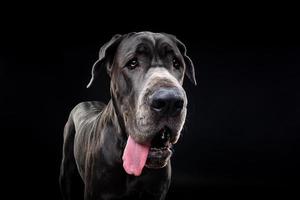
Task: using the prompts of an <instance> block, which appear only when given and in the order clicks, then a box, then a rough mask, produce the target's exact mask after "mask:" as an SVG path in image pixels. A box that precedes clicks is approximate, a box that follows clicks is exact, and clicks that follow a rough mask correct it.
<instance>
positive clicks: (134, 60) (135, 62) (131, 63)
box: [125, 58, 139, 69]
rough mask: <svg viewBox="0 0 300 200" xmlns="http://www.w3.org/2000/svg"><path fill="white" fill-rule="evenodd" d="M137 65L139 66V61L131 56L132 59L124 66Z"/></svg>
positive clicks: (134, 66)
mask: <svg viewBox="0 0 300 200" xmlns="http://www.w3.org/2000/svg"><path fill="white" fill-rule="evenodd" d="M138 66H139V62H138V60H137V58H133V59H131V60H129V61H128V62H127V63H126V65H125V67H127V68H128V69H135V68H136V67H138Z"/></svg>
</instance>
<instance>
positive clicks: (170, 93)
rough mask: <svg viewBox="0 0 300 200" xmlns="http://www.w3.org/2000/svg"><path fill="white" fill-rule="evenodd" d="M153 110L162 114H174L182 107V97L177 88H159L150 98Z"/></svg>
mask: <svg viewBox="0 0 300 200" xmlns="http://www.w3.org/2000/svg"><path fill="white" fill-rule="evenodd" d="M149 100H150V106H151V109H152V110H153V111H155V112H156V113H158V114H160V115H162V116H176V115H178V114H179V113H180V112H181V110H182V108H183V103H184V100H183V97H182V95H181V94H180V92H179V91H178V89H159V90H158V91H156V92H154V93H153V94H152V95H151V96H150V98H149Z"/></svg>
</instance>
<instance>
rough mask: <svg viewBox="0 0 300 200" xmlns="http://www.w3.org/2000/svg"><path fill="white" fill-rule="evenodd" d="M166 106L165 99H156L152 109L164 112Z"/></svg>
mask: <svg viewBox="0 0 300 200" xmlns="http://www.w3.org/2000/svg"><path fill="white" fill-rule="evenodd" d="M165 106H166V102H165V101H164V100H163V99H155V100H153V101H152V104H151V107H152V108H154V109H157V110H162V109H163V108H164V107H165Z"/></svg>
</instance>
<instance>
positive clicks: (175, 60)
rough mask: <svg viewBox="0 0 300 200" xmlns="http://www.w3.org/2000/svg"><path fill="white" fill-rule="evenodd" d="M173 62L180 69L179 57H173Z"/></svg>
mask: <svg viewBox="0 0 300 200" xmlns="http://www.w3.org/2000/svg"><path fill="white" fill-rule="evenodd" d="M172 63H173V67H175V69H179V67H180V62H179V60H178V59H177V58H173V60H172Z"/></svg>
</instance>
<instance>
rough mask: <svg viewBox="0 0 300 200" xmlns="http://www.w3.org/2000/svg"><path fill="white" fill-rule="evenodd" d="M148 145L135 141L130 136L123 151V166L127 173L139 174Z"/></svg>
mask: <svg viewBox="0 0 300 200" xmlns="http://www.w3.org/2000/svg"><path fill="white" fill-rule="evenodd" d="M149 149H150V146H148V145H142V144H139V143H137V142H135V141H134V140H133V139H132V138H131V137H130V136H129V137H128V140H127V144H126V147H125V150H124V153H123V157H122V159H123V167H124V169H125V171H126V172H127V174H133V175H135V176H139V175H141V173H142V170H143V168H144V165H145V163H146V160H147V156H148V153H149Z"/></svg>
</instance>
